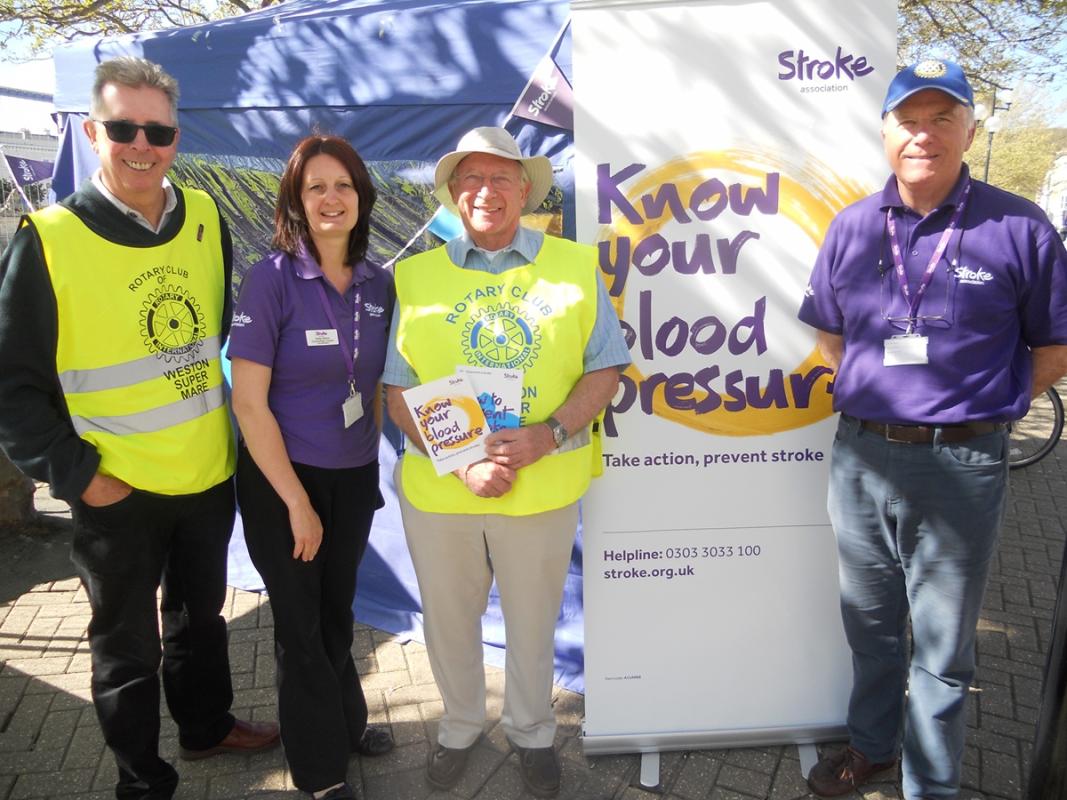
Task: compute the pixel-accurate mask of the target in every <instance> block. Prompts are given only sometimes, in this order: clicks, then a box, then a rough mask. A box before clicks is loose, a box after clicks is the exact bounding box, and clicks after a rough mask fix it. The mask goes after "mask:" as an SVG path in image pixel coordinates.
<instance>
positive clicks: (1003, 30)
mask: <svg viewBox="0 0 1067 800" xmlns="http://www.w3.org/2000/svg"><path fill="white" fill-rule="evenodd" d="M897 10H898V18H897V19H898V21H897V28H898V40H897V58H898V59H899V61H900V63H901V64H910V63H913V62H915V61H917V60H919V59H921V58H923V57H924V56H927V55H930V54H932V53H936V54H939V55H944V56H947V57H951V58H953V60H955V61H958V62H959V63H960V64H961V65H962V66H963V68H964V70H966V72H967V74H968V75H969V76H971V77H972V79H974V80H976V82H978V83H985V84H987V85H989V84H1000V85H1001V86H1007V85H1011V84H1013V83H1015V82H1016V81H1018V79H1019V77H1020V76H1024V75H1025V76H1027V77H1028V78H1029V79H1030V80H1032V81H1035V82H1045V81H1050V80H1054V79H1057V78H1058V79H1061V80H1062V75H1063V73H1064V70H1065V69H1067V45H1065V42H1067V0H898V6H897Z"/></svg>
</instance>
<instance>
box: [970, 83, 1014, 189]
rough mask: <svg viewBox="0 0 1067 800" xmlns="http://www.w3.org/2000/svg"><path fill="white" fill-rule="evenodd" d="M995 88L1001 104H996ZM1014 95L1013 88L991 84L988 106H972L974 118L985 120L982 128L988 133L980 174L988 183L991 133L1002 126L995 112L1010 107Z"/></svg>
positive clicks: (991, 147)
mask: <svg viewBox="0 0 1067 800" xmlns="http://www.w3.org/2000/svg"><path fill="white" fill-rule="evenodd" d="M997 89H1000V101H1001V105H997ZM1014 96H1015V90H1013V89H1006V88H1004V87H1003V86H997V85H996V84H993V99H992V103H991V104H990V107H989V108H987V107H986V105H985V103H978V105H976V106H975V107H974V118H975V119H976V120H978V121H979V122H982V121H983V120H985V122H984V128H985V131H986V133H988V134H989V138H988V140H987V141H986V148H985V174H984V175H983V176H982V180H983V181H985V182H986V183H989V158H990V156H991V155H992V154H993V134H995V133H996V132H997V131H999V130H1000V129H1001V128H1003V127H1004V120H1003V118H1001V117H998V116H997V112H998V111H1007V110H1008V109H1010V108H1011V101H1012V98H1013V97H1014ZM990 114H992V116H990Z"/></svg>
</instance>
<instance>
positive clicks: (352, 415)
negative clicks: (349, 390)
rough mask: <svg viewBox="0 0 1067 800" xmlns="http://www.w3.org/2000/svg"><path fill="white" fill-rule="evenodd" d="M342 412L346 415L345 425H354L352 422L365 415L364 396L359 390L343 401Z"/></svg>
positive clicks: (347, 426)
mask: <svg viewBox="0 0 1067 800" xmlns="http://www.w3.org/2000/svg"><path fill="white" fill-rule="evenodd" d="M341 413H342V414H344V416H345V427H346V428H350V427H352V423H354V422H356V421H358V420H359V418H360V417H362V416H363V398H362V397H361V396H360V394H359V392H356V393H355V394H350V395H349V396H348V399H347V400H345V401H344V402H343V403H341Z"/></svg>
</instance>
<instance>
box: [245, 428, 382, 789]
mask: <svg viewBox="0 0 1067 800" xmlns="http://www.w3.org/2000/svg"><path fill="white" fill-rule="evenodd" d="M293 469H294V470H296V474H297V477H298V478H299V479H300V482H301V483H302V484H303V485H304V489H305V490H306V491H307V493H308V497H309V498H310V499H311V505H312V507H313V508H314V509H315V512H316V513H317V514H318V515H319V519H320V520H321V521H322V528H323V533H322V545H321V547H320V548H319V551H318V553H316V555H315V558H314V559H312V560H311V561H300V560H297V559H294V558H293V533H292V530H291V528H290V526H289V512H288V510H287V509H286V506H285V503H283V502H282V500H281V498H280V497H278V495H277V493H276V492H275V491H274V489H273V488H272V487H271V485H270V483H269V482H268V481H267V479H266V478H265V477H264V475H263V473H262V472H261V471H260V470H259V467H257V466H256V464H255V462H254V461H253V460H252V457H251V456H250V455H249V453H248V450H247V449H246V448H244V447H243V446H242V447H241V449H240V452H239V453H238V457H237V501H238V504H239V505H240V509H241V518H242V519H243V521H244V529H245V539H246V541H247V544H248V553H249V555H250V556H251V557H252V563H253V564H255V566H256V569H257V570H258V571H259V574H260V576H261V577H262V578H263V582H264V583H265V584H266V586H267V592H268V593H269V594H270V605H271V610H272V611H273V614H274V653H275V658H276V660H277V683H278V722H279V724H280V726H281V736H282V745H283V746H284V747H285V757H286V759H287V760H288V762H289V770H290V772H291V773H292V776H293V783H294V784H296V786H297V788H299V789H302V790H303V791H305V792H313V791H318V790H320V789H324V788H326V787H327V786H332V785H334V784H336V783H340V782H341V781H344V780H345V776H346V775H347V772H348V759H349V756H350V754H351V752H352V750H353V749H354V748H355V747H356V745H357V744H358V743H359V740H360V737H362V736H363V731H364V730H365V729H366V727H367V702H366V700H365V699H364V697H363V689H362V688H361V687H360V685H359V675H358V674H356V665H355V662H354V661H353V660H352V622H353V618H352V600H353V599H354V597H355V593H356V569H357V567H358V566H359V561H360V559H361V558H362V557H363V551H364V550H365V549H366V547H367V538H368V537H369V535H370V526H371V521H372V519H373V518H374V511H375V509H376V508H378V507H379V505H380V503H381V495H380V494H379V493H378V464H377V462H374V463H371V464H367V465H365V466H362V467H353V468H349V469H323V468H321V467H312V466H308V465H306V464H295V463H294V464H293Z"/></svg>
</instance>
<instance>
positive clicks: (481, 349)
mask: <svg viewBox="0 0 1067 800" xmlns="http://www.w3.org/2000/svg"><path fill="white" fill-rule="evenodd" d="M540 352H541V331H540V327H539V326H538V324H537V323H536V322H535V321H534V319H533V317H532V316H530V315H529V314H528V313H527V312H526V310H525V309H524V308H523V307H522V306H521V305H515V304H512V303H506V302H505V303H496V304H490V305H486V306H483V307H481V308H476V309H474V310H473V312H472V314H471V317H470V319H469V320H467V323H466V325H464V326H463V355H464V356H465V357H466V359H467V362H468V363H470V364H476V365H477V364H480V365H481V366H483V367H493V368H496V369H521V370H527V369H529V368H530V367H532V366H533V363H534V362H535V361H536V360H537V357H538V355H540Z"/></svg>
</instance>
